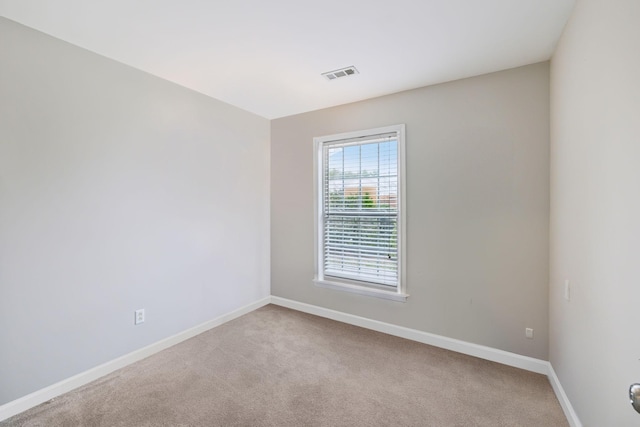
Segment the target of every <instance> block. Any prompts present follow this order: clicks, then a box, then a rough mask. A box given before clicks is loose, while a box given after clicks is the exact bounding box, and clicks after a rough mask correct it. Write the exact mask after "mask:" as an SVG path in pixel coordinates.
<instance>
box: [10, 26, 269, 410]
mask: <svg viewBox="0 0 640 427" xmlns="http://www.w3.org/2000/svg"><path fill="white" fill-rule="evenodd" d="M268 180H269V122H268V121H267V120H266V119H263V118H260V117H258V116H255V115H253V114H250V113H247V112H244V111H242V110H239V109H237V108H235V107H231V106H229V105H227V104H224V103H222V102H219V101H216V100H213V99H211V98H208V97H205V96H203V95H200V94H197V93H195V92H192V91H189V90H186V89H184V88H182V87H179V86H177V85H174V84H171V83H168V82H166V81H163V80H161V79H158V78H155V77H152V76H150V75H148V74H145V73H142V72H140V71H136V70H134V69H132V68H130V67H127V66H124V65H122V64H119V63H116V62H114V61H111V60H108V59H105V58H103V57H100V56H98V55H95V54H92V53H90V52H87V51H85V50H82V49H79V48H77V47H74V46H71V45H69V44H66V43H64V42H61V41H59V40H56V39H54V38H51V37H49V36H46V35H44V34H41V33H38V32H36V31H33V30H31V29H28V28H26V27H23V26H20V25H18V24H15V23H12V22H11V21H8V20H6V19H4V18H0V404H2V403H6V402H8V401H10V400H13V399H16V398H18V397H20V396H23V395H25V394H27V393H29V392H32V391H35V390H37V389H39V388H42V387H45V386H47V385H50V384H52V383H54V382H56V381H59V380H62V379H65V378H67V377H70V376H72V375H74V374H77V373H79V372H81V371H83V370H86V369H89V368H92V367H94V366H96V365H98V364H100V363H103V362H106V361H109V360H111V359H114V358H116V357H118V356H121V355H123V354H126V353H128V352H130V351H132V350H135V349H138V348H140V347H143V346H145V345H148V344H150V343H153V342H155V341H158V340H160V339H162V338H165V337H167V336H170V335H173V334H175V333H178V332H181V331H183V330H185V329H187V328H189V327H192V326H195V325H197V324H200V323H202V322H205V321H207V320H210V319H213V318H215V317H217V316H219V315H222V314H224V313H228V312H230V311H231V310H233V309H236V308H238V307H241V306H244V305H246V304H249V303H251V302H254V301H256V300H258V299H260V298H263V297H265V296H267V295H269V243H268V242H269V208H268V203H269V188H268V186H269V184H268ZM142 307H144V308H146V314H147V321H146V323H145V324H143V325H140V326H134V325H133V312H134V310H135V309H137V308H142Z"/></svg>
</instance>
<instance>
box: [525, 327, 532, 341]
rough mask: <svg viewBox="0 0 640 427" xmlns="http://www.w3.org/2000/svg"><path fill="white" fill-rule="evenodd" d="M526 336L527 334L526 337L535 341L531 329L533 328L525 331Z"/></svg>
mask: <svg viewBox="0 0 640 427" xmlns="http://www.w3.org/2000/svg"><path fill="white" fill-rule="evenodd" d="M524 334H525V336H526V337H527V338H529V339H533V329H531V328H526V329H525V330H524Z"/></svg>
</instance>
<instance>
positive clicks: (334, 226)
mask: <svg viewBox="0 0 640 427" xmlns="http://www.w3.org/2000/svg"><path fill="white" fill-rule="evenodd" d="M322 156H323V159H322V166H323V168H322V209H321V215H322V219H321V222H322V230H321V232H322V259H321V262H322V264H323V265H322V268H323V271H324V275H325V276H333V277H338V278H343V279H349V280H355V281H363V282H369V283H372V284H376V285H383V286H385V287H394V288H395V287H397V286H398V280H399V274H398V258H399V256H398V255H399V253H398V212H399V210H398V203H399V199H398V198H399V192H398V133H397V132H387V133H382V134H376V135H367V136H364V137H359V138H351V139H343V140H336V141H327V142H324V143H323V146H322Z"/></svg>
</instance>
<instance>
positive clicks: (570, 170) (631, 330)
mask: <svg viewBox="0 0 640 427" xmlns="http://www.w3.org/2000/svg"><path fill="white" fill-rule="evenodd" d="M638 23H640V2H638V1H637V0H607V1H601V0H578V2H577V3H576V6H575V9H574V12H573V15H572V17H571V19H570V21H569V23H568V24H567V27H566V29H565V32H564V34H563V36H562V39H561V41H560V44H559V46H558V49H557V52H556V53H555V55H554V57H553V59H552V67H551V82H552V83H551V94H552V97H551V98H552V101H551V121H552V126H551V129H552V130H551V239H550V240H551V274H550V292H549V297H550V301H549V303H550V331H551V334H550V359H551V363H552V365H553V367H554V369H555V371H556V373H557V374H558V377H559V378H560V381H561V383H562V385H563V388H564V389H565V391H566V392H567V394H568V396H569V399H570V400H571V402H572V404H573V406H574V407H575V409H576V411H577V413H578V416H579V417H580V419H581V421H582V422H583V423H584V425H585V426H594V427H595V426H631V425H639V423H640V415H638V414H637V413H635V411H633V409H632V408H631V405H629V399H628V397H627V390H628V388H629V385H630V384H631V383H633V382H640V361H639V359H640V339H639V334H638V314H637V313H638V307H639V306H640V304H639V302H640V258H639V254H640V167H639V164H640V54H639V51H638V42H639V41H640V25H638ZM567 279H568V280H569V283H570V287H571V297H570V300H569V301H566V300H565V299H564V289H563V288H564V281H565V280H567Z"/></svg>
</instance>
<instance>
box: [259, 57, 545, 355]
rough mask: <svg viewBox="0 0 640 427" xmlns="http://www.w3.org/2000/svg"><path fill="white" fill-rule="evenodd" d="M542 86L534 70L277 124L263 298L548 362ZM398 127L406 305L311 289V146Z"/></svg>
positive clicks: (541, 74)
mask: <svg viewBox="0 0 640 427" xmlns="http://www.w3.org/2000/svg"><path fill="white" fill-rule="evenodd" d="M548 77H549V64H548V63H540V64H534V65H530V66H526V67H522V68H517V69H513V70H508V71H503V72H499V73H494V74H489V75H484V76H480V77H474V78H470V79H466V80H460V81H456V82H452V83H446V84H441V85H437V86H431V87H426V88H422V89H417V90H412V91H407V92H402V93H398V94H394V95H390V96H385V97H382V98H376V99H371V100H368V101H363V102H358V103H354V104H349V105H344V106H340V107H335V108H330V109H325V110H320V111H315V112H310V113H305V114H301V115H296V116H291V117H286V118H282V119H277V120H273V121H272V123H271V218H272V220H271V293H272V295H275V296H279V297H284V298H290V299H292V300H296V301H301V302H305V303H310V304H315V305H318V306H322V307H327V308H330V309H334V310H339V311H343V312H347V313H352V314H355V315H359V316H364V317H368V318H371V319H376V320H380V321H384V322H389V323H393V324H396V325H402V326H407V327H411V328H415V329H418V330H422V331H428V332H432V333H436V334H440V335H444V336H447V337H453V338H458V339H461V340H465V341H469V342H473V343H478V344H483V345H487V346H490V347H494V348H498V349H503V350H507V351H512V352H515V353H519V354H523V355H527V356H532V357H536V358H541V359H545V360H546V359H547V342H548V336H547V321H548V311H547V301H548V297H547V293H548V272H549V270H548V256H549V253H548V244H549V240H548V233H549V228H548V220H549V180H548V176H549V174H548V172H549V169H548V168H549V78H548ZM328 84H330V83H328ZM397 123H406V125H407V230H408V232H407V248H408V252H407V268H408V271H407V273H408V276H407V277H408V281H407V284H408V288H407V290H408V293H409V294H410V295H411V296H410V297H409V300H408V302H406V303H399V302H393V301H388V300H382V299H376V298H373V297H365V296H361V295H355V294H350V293H345V292H340V291H335V290H330V289H324V288H319V287H315V286H314V285H313V284H312V278H313V234H314V230H313V176H312V165H313V163H312V160H313V149H312V148H313V143H312V139H313V137H314V136H321V135H327V134H333V133H338V132H346V131H353V130H359V129H367V128H373V127H379V126H385V125H391V124H397ZM526 327H531V328H534V329H535V338H534V339H533V340H528V339H526V338H525V328H526Z"/></svg>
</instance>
